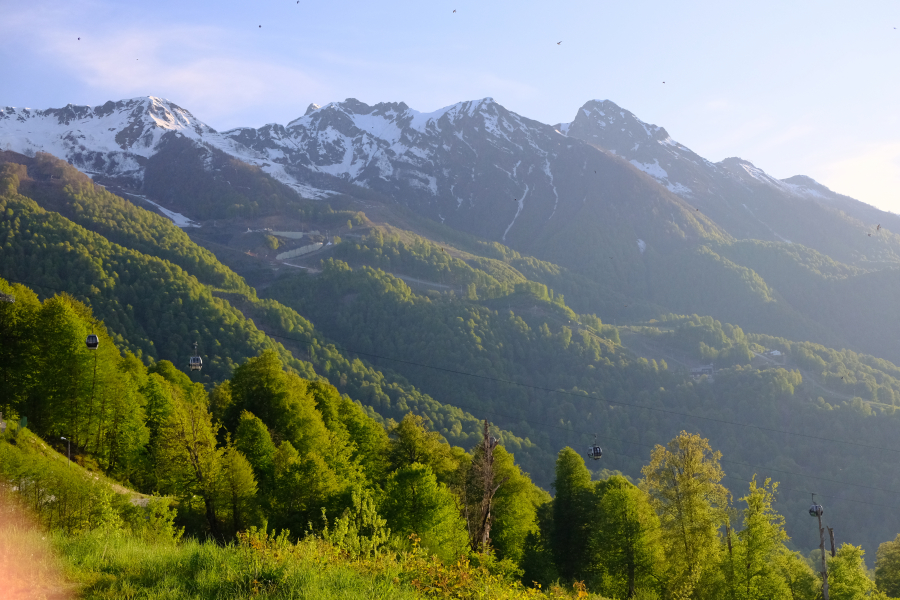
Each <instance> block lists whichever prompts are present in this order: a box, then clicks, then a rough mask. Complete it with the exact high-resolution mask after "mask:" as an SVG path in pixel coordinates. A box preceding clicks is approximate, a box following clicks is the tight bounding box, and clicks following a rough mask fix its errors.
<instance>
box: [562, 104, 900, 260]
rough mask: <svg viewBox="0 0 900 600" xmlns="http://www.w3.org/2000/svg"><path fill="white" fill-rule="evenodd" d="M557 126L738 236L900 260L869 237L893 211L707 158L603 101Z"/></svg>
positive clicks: (887, 240) (842, 256)
mask: <svg viewBox="0 0 900 600" xmlns="http://www.w3.org/2000/svg"><path fill="white" fill-rule="evenodd" d="M556 129H557V130H558V131H559V132H560V133H563V134H564V135H566V136H568V137H572V138H577V139H580V140H583V141H586V142H588V143H590V144H593V145H595V146H597V147H598V148H603V149H605V150H608V151H609V152H612V153H615V154H616V155H617V156H621V157H622V158H624V159H625V160H627V161H628V162H629V163H631V164H632V165H634V166H635V167H637V168H638V169H640V170H641V171H643V172H645V173H647V174H648V175H650V176H651V177H653V178H654V179H656V180H657V181H658V182H659V183H660V184H661V185H662V186H664V187H666V189H668V190H669V191H671V192H673V193H674V194H677V195H678V196H679V197H681V198H682V199H684V201H685V202H687V203H689V204H690V205H691V206H693V207H694V209H695V210H697V209H699V211H700V212H702V213H704V214H706V215H708V216H709V217H710V218H711V219H712V220H713V221H714V222H715V223H716V224H718V225H719V226H721V227H722V228H723V229H724V230H725V231H727V232H728V233H729V234H731V235H732V236H733V237H735V238H737V239H758V240H766V241H773V242H784V243H800V244H803V245H805V246H808V247H810V248H815V249H817V250H819V251H821V252H825V253H827V254H829V255H831V256H832V257H833V258H835V259H837V260H841V261H845V262H851V263H857V264H863V265H865V264H866V263H869V264H870V265H872V264H873V263H874V264H876V265H877V264H878V263H883V262H885V261H889V262H896V261H898V259H900V254H898V252H897V250H898V247H897V243H896V240H894V239H891V236H881V237H877V238H876V239H875V240H872V239H871V237H872V236H869V235H868V234H869V233H873V232H874V231H875V227H876V226H877V225H878V224H880V225H882V228H888V229H891V230H893V231H900V216H897V215H894V214H890V213H886V212H884V211H880V210H878V209H875V208H874V207H872V206H869V205H867V204H864V203H862V202H859V201H858V200H854V199H852V198H849V197H847V196H843V195H841V194H837V193H835V192H833V191H831V190H830V189H828V188H827V187H825V186H823V185H821V184H819V183H817V182H816V181H814V180H813V179H811V178H809V177H806V176H802V175H798V176H795V177H791V178H788V179H784V180H779V179H776V178H774V177H772V176H770V175H768V174H766V173H765V172H764V171H763V170H762V169H759V168H758V167H756V166H754V165H753V164H752V163H750V162H748V161H746V160H743V159H740V158H726V159H725V160H723V161H721V162H718V163H713V162H710V161H709V160H707V159H705V158H703V157H701V156H699V155H697V154H696V153H694V152H693V151H691V150H690V149H689V148H687V147H685V146H683V145H682V144H679V143H678V142H676V141H674V140H673V139H672V138H671V137H670V136H669V134H668V132H667V131H666V130H665V129H663V128H662V127H658V126H656V125H651V124H648V123H644V122H643V121H641V120H640V119H638V118H637V117H636V116H635V115H634V114H632V113H630V112H629V111H627V110H624V109H622V108H620V107H619V106H617V105H616V104H614V103H613V102H610V101H609V100H592V101H590V102H587V103H586V104H585V105H584V106H582V107H581V109H580V110H579V111H578V113H577V115H576V116H575V119H574V120H573V121H572V122H571V123H562V124H559V125H557V126H556ZM839 231H840V233H839ZM878 231H880V230H878ZM848 234H849V235H848Z"/></svg>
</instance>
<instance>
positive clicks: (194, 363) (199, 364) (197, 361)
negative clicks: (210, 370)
mask: <svg viewBox="0 0 900 600" xmlns="http://www.w3.org/2000/svg"><path fill="white" fill-rule="evenodd" d="M190 367H191V371H199V370H200V369H202V368H203V359H201V358H200V357H199V356H192V357H191V362H190Z"/></svg>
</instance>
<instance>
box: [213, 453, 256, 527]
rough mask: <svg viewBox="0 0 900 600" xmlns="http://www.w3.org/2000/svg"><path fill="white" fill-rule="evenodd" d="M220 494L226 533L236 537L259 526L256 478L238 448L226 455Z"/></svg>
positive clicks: (221, 512) (221, 476)
mask: <svg viewBox="0 0 900 600" xmlns="http://www.w3.org/2000/svg"><path fill="white" fill-rule="evenodd" d="M219 494H220V496H219V498H220V500H219V505H220V507H221V509H220V515H219V517H220V518H221V519H222V520H223V521H224V523H225V529H226V530H228V531H230V533H232V534H234V533H237V532H238V531H243V530H245V529H247V528H248V527H249V526H250V525H255V524H256V522H257V512H258V511H257V505H256V502H255V500H256V478H255V477H254V476H253V468H252V467H251V466H250V462H249V461H248V460H247V459H246V458H244V455H243V454H241V453H240V452H239V451H238V450H237V449H236V448H235V447H234V446H231V447H229V448H227V449H226V450H225V453H224V454H223V455H222V469H221V473H220V480H219Z"/></svg>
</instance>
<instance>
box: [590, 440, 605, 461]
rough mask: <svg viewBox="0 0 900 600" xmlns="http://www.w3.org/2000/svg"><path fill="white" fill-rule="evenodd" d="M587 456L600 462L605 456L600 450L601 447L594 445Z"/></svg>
mask: <svg viewBox="0 0 900 600" xmlns="http://www.w3.org/2000/svg"><path fill="white" fill-rule="evenodd" d="M587 455H588V456H589V457H590V458H593V459H594V460H600V457H601V456H603V450H601V449H600V446H598V445H597V444H594V445H593V446H590V447H589V448H588V452H587Z"/></svg>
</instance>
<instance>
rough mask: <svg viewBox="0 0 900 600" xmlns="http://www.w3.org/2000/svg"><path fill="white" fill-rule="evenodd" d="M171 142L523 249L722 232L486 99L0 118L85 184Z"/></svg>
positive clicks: (638, 243) (637, 243) (15, 140)
mask: <svg viewBox="0 0 900 600" xmlns="http://www.w3.org/2000/svg"><path fill="white" fill-rule="evenodd" d="M173 135H174V136H178V137H184V138H188V139H190V140H191V141H192V142H194V143H195V144H196V145H197V146H198V148H200V149H201V151H202V148H203V147H204V146H206V147H210V148H215V149H217V150H221V151H222V152H224V153H226V154H228V155H231V156H234V157H235V158H238V159H240V160H242V161H245V162H248V163H250V164H253V165H257V166H259V167H260V168H261V169H263V170H264V171H265V172H266V173H268V174H269V175H271V176H273V177H275V178H276V179H278V180H279V181H282V182H283V183H286V184H288V185H290V186H291V187H293V188H294V189H295V190H297V191H298V192H300V193H301V194H303V195H306V196H312V197H327V196H328V195H329V194H332V193H336V192H342V193H346V191H347V190H348V189H350V190H351V193H352V187H351V188H348V187H347V186H348V184H352V186H358V187H362V188H368V189H369V190H372V191H375V192H378V193H380V194H381V195H384V196H387V197H389V198H391V199H393V200H395V201H398V202H400V203H402V204H405V205H407V206H409V207H410V208H412V209H414V210H415V211H417V212H419V213H420V214H423V215H425V216H428V217H430V218H433V219H435V220H438V221H440V222H443V223H445V224H447V225H449V226H451V227H454V228H457V229H461V230H464V231H467V232H469V233H472V234H475V235H479V236H481V237H485V238H488V239H492V240H497V241H502V242H504V243H507V244H509V245H510V246H513V247H515V248H517V249H520V250H522V251H524V252H532V253H537V252H538V251H539V250H540V249H541V248H544V247H546V246H548V245H552V244H554V243H556V242H555V241H558V240H566V239H571V238H572V237H573V236H576V235H580V233H579V232H581V231H582V230H585V227H586V226H587V231H585V233H587V235H588V236H591V235H592V236H594V237H600V238H604V239H619V238H621V239H623V240H625V239H627V245H628V246H629V247H630V248H631V253H632V254H634V255H635V256H639V255H640V254H641V253H643V251H644V250H645V248H646V247H647V245H648V244H649V245H651V246H656V247H657V248H658V249H660V250H662V249H664V248H666V247H668V246H669V245H671V244H676V245H678V244H683V243H684V241H685V240H694V241H697V240H700V239H706V238H707V237H709V236H713V237H720V236H722V235H723V234H722V232H721V231H720V230H719V229H718V228H717V227H716V226H715V225H714V224H712V223H711V222H710V221H709V220H707V219H706V218H705V217H703V216H702V215H696V214H693V213H692V211H691V209H690V208H689V207H688V205H687V204H686V203H685V202H684V201H683V200H682V199H681V198H679V197H678V196H676V195H674V194H672V193H670V192H669V191H668V190H666V189H663V188H660V187H659V186H657V185H656V184H655V181H654V180H652V179H651V178H648V177H646V176H645V175H644V174H642V173H640V172H639V171H638V170H636V169H633V168H631V167H629V166H628V165H627V164H626V163H624V162H623V161H622V160H620V159H619V158H617V157H616V156H613V155H612V154H609V153H607V152H604V151H602V150H599V149H597V148H596V147H594V146H593V145H591V144H589V143H585V142H584V141H582V140H579V139H576V138H574V137H570V138H567V137H566V136H563V135H560V133H559V132H558V131H557V130H556V129H555V128H553V127H551V126H548V125H544V124H541V123H538V122H535V121H531V120H529V119H526V118H524V117H521V116H519V115H516V114H515V113H512V112H510V111H508V110H506V109H505V108H503V107H502V106H500V105H499V104H497V103H496V102H494V101H493V100H492V99H490V98H485V99H482V100H478V101H471V102H462V103H459V104H455V105H453V106H450V107H447V108H445V109H442V110H439V111H436V112H434V113H429V114H423V113H419V112H416V111H414V110H411V109H410V108H409V107H407V106H406V105H405V104H403V103H382V104H377V105H375V106H368V105H365V104H363V103H361V102H358V101H356V100H353V99H349V100H346V101H344V102H340V103H332V104H328V105H325V106H323V107H319V108H317V107H315V106H311V107H310V109H309V110H308V111H307V113H306V115H304V116H303V117H301V118H299V119H297V120H295V121H292V122H291V123H288V124H287V125H286V126H282V125H275V124H272V125H266V126H264V127H261V128H259V129H252V128H240V129H235V130H231V131H226V132H221V133H220V132H217V131H215V130H214V129H212V128H211V127H209V126H207V125H205V124H203V123H202V122H200V121H198V120H196V119H195V118H194V117H193V115H191V114H190V113H189V112H188V111H186V110H184V109H182V108H180V107H178V106H177V105H174V104H172V103H170V102H167V101H165V100H162V99H159V98H152V97H151V98H142V99H133V100H128V101H122V102H119V103H115V104H114V103H107V104H106V105H103V106H101V107H95V108H88V107H76V106H67V107H66V108H63V109H58V110H54V109H51V110H46V111H34V110H29V109H25V110H20V109H15V108H6V109H3V111H0V145H8V146H11V149H13V150H16V151H20V152H23V151H24V152H28V151H36V150H43V151H47V152H50V153H51V154H55V155H57V156H60V157H63V158H65V159H66V160H68V161H69V162H71V163H72V164H73V165H75V166H76V167H78V168H79V169H81V170H83V171H85V172H87V173H89V174H93V175H102V176H105V177H110V178H114V179H118V180H125V181H128V182H131V183H132V184H133V185H135V186H137V187H139V186H140V183H141V180H142V175H143V171H142V169H143V168H144V167H145V165H146V163H147V160H148V158H149V157H150V156H152V155H153V154H154V153H157V152H162V151H165V149H166V146H167V144H166V143H165V140H166V139H168V138H167V136H173ZM207 162H209V163H210V168H212V163H211V161H207ZM659 215H663V218H659ZM563 245H564V246H565V245H566V244H565V243H563ZM606 245H608V244H604V246H606ZM593 251H596V252H600V248H599V247H598V248H594V249H593V250H591V249H589V252H593ZM602 253H606V250H603V251H602ZM565 254H566V252H565V251H563V252H562V255H565Z"/></svg>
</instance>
